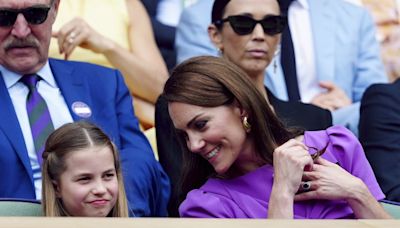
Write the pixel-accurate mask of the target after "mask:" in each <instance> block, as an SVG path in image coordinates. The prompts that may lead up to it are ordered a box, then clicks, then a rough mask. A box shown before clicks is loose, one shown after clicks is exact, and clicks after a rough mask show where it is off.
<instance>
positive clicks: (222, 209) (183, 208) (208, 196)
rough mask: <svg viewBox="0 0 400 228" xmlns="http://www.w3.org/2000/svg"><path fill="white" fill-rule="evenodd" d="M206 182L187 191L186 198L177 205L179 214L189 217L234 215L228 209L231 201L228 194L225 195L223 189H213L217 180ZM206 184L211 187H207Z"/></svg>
mask: <svg viewBox="0 0 400 228" xmlns="http://www.w3.org/2000/svg"><path fill="white" fill-rule="evenodd" d="M207 183H208V184H207ZM207 183H206V184H205V185H203V186H202V187H201V188H200V189H194V190H192V191H190V192H189V193H188V195H187V196H186V199H185V200H184V201H183V202H182V204H181V205H180V206H179V214H180V216H181V217H191V218H232V217H234V216H233V214H232V210H231V209H230V208H231V207H232V205H231V204H233V201H232V200H231V199H230V198H229V194H228V195H226V194H224V192H223V191H214V190H215V188H217V187H218V181H213V180H211V181H210V180H209V181H207ZM207 186H208V187H211V188H207ZM203 187H204V188H203ZM207 189H209V190H207ZM210 190H211V191H210Z"/></svg>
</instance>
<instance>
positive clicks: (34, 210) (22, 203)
mask: <svg viewBox="0 0 400 228" xmlns="http://www.w3.org/2000/svg"><path fill="white" fill-rule="evenodd" d="M42 215H43V213H42V205H41V204H40V201H37V200H29V199H9V198H0V216H42Z"/></svg>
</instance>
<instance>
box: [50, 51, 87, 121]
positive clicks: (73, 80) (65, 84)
mask: <svg viewBox="0 0 400 228" xmlns="http://www.w3.org/2000/svg"><path fill="white" fill-rule="evenodd" d="M49 62H50V67H51V71H52V72H53V75H54V78H55V80H56V82H57V85H58V87H59V88H60V90H61V93H62V95H63V97H64V99H65V102H66V103H67V106H68V109H69V112H70V113H71V116H72V118H73V119H74V121H78V120H81V119H82V117H80V116H78V115H77V114H76V113H75V112H74V110H73V109H72V104H73V103H74V102H83V103H85V104H87V105H88V106H89V107H92V105H91V102H90V101H91V99H90V97H89V93H88V92H87V88H86V86H85V83H84V81H83V79H82V78H83V77H82V75H81V74H80V73H79V71H78V70H76V69H75V67H74V66H72V65H71V64H68V63H67V62H65V61H59V60H54V59H49Z"/></svg>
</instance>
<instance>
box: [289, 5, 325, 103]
mask: <svg viewBox="0 0 400 228" xmlns="http://www.w3.org/2000/svg"><path fill="white" fill-rule="evenodd" d="M288 20H289V27H290V32H291V35H292V41H293V48H294V53H295V56H296V71H297V81H298V85H299V92H300V96H301V101H302V102H304V103H310V101H311V100H312V98H313V97H314V96H316V95H317V94H319V93H321V92H324V90H323V89H321V88H320V86H319V85H318V77H317V75H316V65H315V52H314V45H313V44H314V39H313V33H312V28H311V22H310V11H309V6H308V2H307V0H296V1H293V3H292V4H291V5H290V7H289V11H288Z"/></svg>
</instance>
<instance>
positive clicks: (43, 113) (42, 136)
mask: <svg viewBox="0 0 400 228" xmlns="http://www.w3.org/2000/svg"><path fill="white" fill-rule="evenodd" d="M41 79H42V78H41V77H40V76H38V75H36V74H30V75H24V76H22V78H21V82H23V83H24V84H25V85H26V86H27V87H28V88H29V93H28V98H27V100H26V110H27V112H28V117H29V123H30V125H31V131H32V138H33V142H34V144H35V150H36V155H37V157H38V162H39V164H40V165H41V164H42V153H43V150H44V143H45V142H46V139H47V137H48V136H49V135H50V133H51V132H53V131H54V126H53V122H52V121H51V117H50V113H49V109H48V108H47V104H46V101H45V100H44V99H43V97H42V96H40V94H39V92H38V91H37V89H36V84H37V82H38V81H39V80H41Z"/></svg>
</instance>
